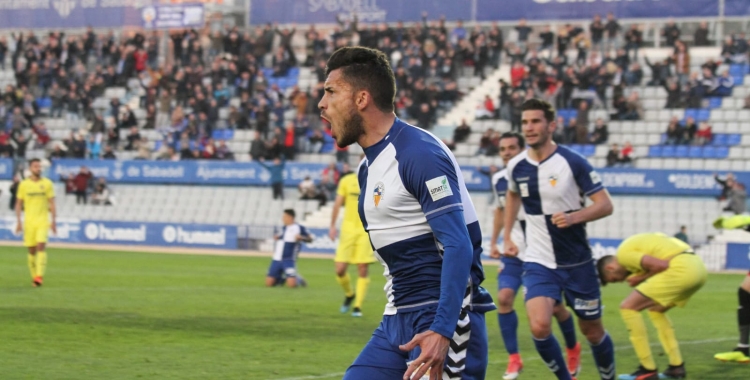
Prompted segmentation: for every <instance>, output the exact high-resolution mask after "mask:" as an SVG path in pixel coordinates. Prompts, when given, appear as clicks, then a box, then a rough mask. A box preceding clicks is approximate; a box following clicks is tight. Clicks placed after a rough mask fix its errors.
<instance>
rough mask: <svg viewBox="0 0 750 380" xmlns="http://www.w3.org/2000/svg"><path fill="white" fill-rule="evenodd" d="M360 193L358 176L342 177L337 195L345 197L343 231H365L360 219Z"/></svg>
mask: <svg viewBox="0 0 750 380" xmlns="http://www.w3.org/2000/svg"><path fill="white" fill-rule="evenodd" d="M359 192H360V190H359V180H358V179H357V175H356V174H354V173H349V174H347V175H345V176H343V177H341V179H340V180H339V187H338V189H337V190H336V194H337V195H340V196H342V197H344V217H343V221H342V223H341V229H342V230H343V229H350V228H356V229H357V231H364V229H365V227H364V226H363V225H362V220H361V219H360V218H359Z"/></svg>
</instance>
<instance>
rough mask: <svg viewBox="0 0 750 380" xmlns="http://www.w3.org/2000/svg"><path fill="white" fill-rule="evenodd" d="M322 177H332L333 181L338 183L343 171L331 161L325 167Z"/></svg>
mask: <svg viewBox="0 0 750 380" xmlns="http://www.w3.org/2000/svg"><path fill="white" fill-rule="evenodd" d="M321 177H328V178H331V179H332V180H333V183H335V184H338V183H339V178H341V172H340V171H339V169H338V167H336V163H335V162H331V163H330V164H328V166H327V167H326V168H325V169H323V172H322V173H321Z"/></svg>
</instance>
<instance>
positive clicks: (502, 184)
mask: <svg viewBox="0 0 750 380" xmlns="http://www.w3.org/2000/svg"><path fill="white" fill-rule="evenodd" d="M494 190H495V191H494V192H495V207H497V208H500V209H504V208H505V194H506V193H507V192H508V179H507V178H505V177H500V178H498V180H497V181H496V182H495V186H494Z"/></svg>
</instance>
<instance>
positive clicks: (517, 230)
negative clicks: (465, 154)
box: [490, 132, 581, 380]
mask: <svg viewBox="0 0 750 380" xmlns="http://www.w3.org/2000/svg"><path fill="white" fill-rule="evenodd" d="M525 147H526V143H525V140H524V138H523V136H522V135H521V134H520V133H518V132H506V133H504V134H503V135H502V136H500V157H501V158H502V160H503V165H504V166H505V167H507V166H508V162H509V161H510V160H511V159H512V158H513V157H515V156H517V155H518V154H519V153H521V151H522V150H523V149H524V148H525ZM492 184H493V188H494V190H495V191H494V192H495V199H496V203H497V206H496V208H495V218H494V223H493V226H492V238H491V239H490V246H491V247H492V248H491V252H490V256H491V257H493V258H500V257H501V254H500V250H499V249H498V247H497V238H498V237H499V236H500V231H501V230H502V229H503V227H504V226H503V210H504V209H505V193H506V192H507V190H508V176H507V170H506V169H503V170H500V171H498V172H497V173H495V175H493V176H492ZM524 223H525V221H524V213H523V211H519V214H518V221H517V222H516V223H515V224H514V225H513V226H512V228H511V236H512V238H513V242H515V243H516V244H517V246H518V248H519V252H518V257H507V256H502V258H500V261H501V262H502V264H503V265H502V269H501V270H500V272H499V273H498V276H497V284H498V285H497V286H498V292H497V304H498V309H497V311H498V315H497V319H498V322H499V324H500V333H501V335H502V337H503V342H504V343H505V349H506V350H507V351H508V355H510V358H509V360H508V368H507V370H506V371H505V375H503V379H504V380H514V379H516V378H518V374H519V373H520V372H521V370H522V369H523V361H522V360H521V355H520V354H519V353H518V331H517V330H518V316H517V315H516V311H515V310H513V302H514V300H515V298H516V293H518V289H519V288H520V287H521V274H522V273H523V261H522V259H523V251H524V249H525V247H526V243H525V240H526V238H525V237H524V227H523V224H524ZM554 315H555V317H556V318H557V321H558V323H559V324H560V330H562V332H563V336H564V337H565V346H566V347H567V353H568V371H569V372H570V374H571V375H572V376H574V377H575V376H576V375H577V374H578V370H579V368H580V363H581V345H580V344H578V342H577V341H576V330H575V325H574V324H573V317H572V316H571V315H570V312H568V309H566V308H565V306H564V305H563V304H562V303H560V304H558V305H555V310H554Z"/></svg>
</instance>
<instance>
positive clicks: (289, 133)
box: [284, 121, 296, 160]
mask: <svg viewBox="0 0 750 380" xmlns="http://www.w3.org/2000/svg"><path fill="white" fill-rule="evenodd" d="M295 141H296V140H295V138H294V123H293V122H291V121H290V122H288V123H287V124H286V128H285V129H284V158H285V159H286V160H294V154H295V153H296V149H295V147H294V143H295Z"/></svg>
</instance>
